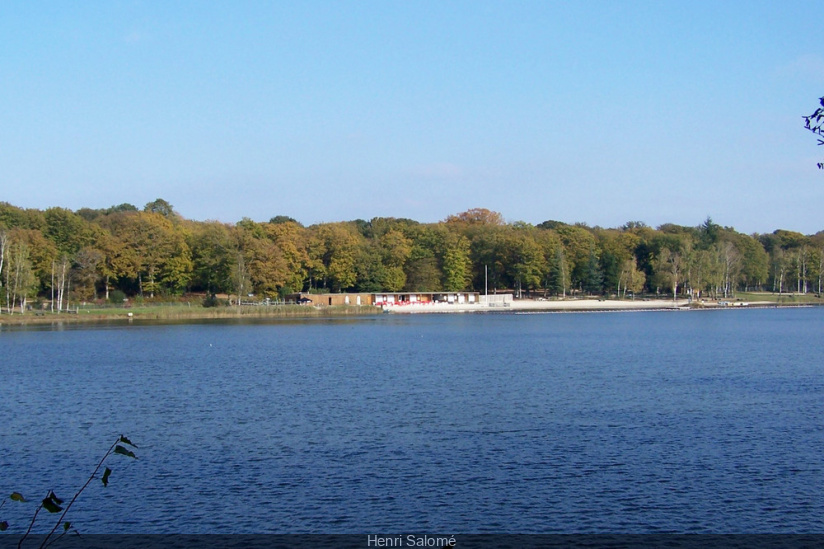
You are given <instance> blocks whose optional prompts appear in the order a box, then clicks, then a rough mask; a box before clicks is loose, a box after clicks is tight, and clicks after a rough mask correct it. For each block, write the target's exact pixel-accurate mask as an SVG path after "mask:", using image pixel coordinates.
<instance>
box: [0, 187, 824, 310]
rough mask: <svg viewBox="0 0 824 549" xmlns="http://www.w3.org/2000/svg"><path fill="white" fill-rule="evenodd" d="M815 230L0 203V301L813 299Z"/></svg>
mask: <svg viewBox="0 0 824 549" xmlns="http://www.w3.org/2000/svg"><path fill="white" fill-rule="evenodd" d="M822 274H824V231H822V232H818V233H816V234H815V235H804V234H801V233H797V232H792V231H786V230H776V231H774V232H772V233H765V234H752V235H747V234H742V233H739V232H737V231H735V229H733V228H731V227H723V226H721V225H718V224H716V223H715V222H714V221H713V220H712V219H710V218H707V219H706V220H705V221H704V222H703V223H701V224H699V225H697V226H695V227H686V226H681V225H675V224H664V225H661V226H659V227H657V228H652V227H649V226H647V225H646V224H644V223H642V222H638V221H633V222H628V223H626V224H624V225H623V226H622V227H619V228H609V229H605V228H601V227H590V226H588V225H587V224H585V223H576V224H567V223H562V222H559V221H551V220H549V221H544V222H543V223H540V224H538V225H531V224H529V223H525V222H521V221H518V222H511V223H510V222H506V221H505V220H504V218H503V216H502V214H500V213H498V212H495V211H490V210H487V209H482V208H477V209H471V210H468V211H465V212H462V213H458V214H455V215H451V216H449V217H447V218H446V219H444V220H443V221H440V222H437V223H419V222H417V221H414V220H411V219H398V218H383V217H376V218H373V219H371V220H369V221H365V220H361V219H357V220H354V221H346V222H334V223H319V224H315V225H311V226H308V227H305V226H303V225H302V224H300V223H299V222H297V221H296V220H294V219H292V218H290V217H287V216H283V215H278V216H275V217H273V218H271V219H270V220H269V221H268V222H256V221H252V220H251V219H247V218H244V219H242V220H241V221H239V222H237V223H234V224H229V223H221V222H218V221H193V220H188V219H184V218H183V217H182V216H180V215H179V214H177V213H176V212H175V211H174V209H173V207H172V205H171V204H169V203H168V202H166V201H165V200H163V199H157V200H155V201H153V202H150V203H148V204H146V205H145V206H144V207H143V208H142V209H139V208H138V207H136V206H134V205H131V204H121V205H119V206H112V207H110V208H107V209H90V208H81V209H79V210H77V211H72V210H69V209H64V208H59V207H54V208H48V209H46V210H44V211H41V210H38V209H24V208H19V207H16V206H13V205H11V204H8V203H5V202H0V300H2V302H3V305H4V309H5V310H6V311H8V312H11V311H14V310H19V311H20V312H24V311H25V310H27V309H28V308H31V307H38V306H39V307H43V306H44V303H46V302H48V303H49V305H50V307H51V308H53V309H55V310H58V311H59V310H62V309H63V308H65V307H67V306H68V304H69V303H78V302H92V301H97V302H102V301H104V300H107V301H110V302H113V303H122V302H123V301H124V299H125V300H129V299H139V300H169V299H175V298H177V297H178V296H182V295H191V294H196V295H200V296H202V297H204V298H205V299H209V298H210V297H212V296H215V295H223V294H226V295H229V296H231V295H235V296H242V297H244V298H245V297H246V296H254V297H255V298H258V299H266V298H268V299H272V300H279V299H283V298H284V297H285V296H286V295H287V294H290V293H293V292H299V291H304V292H345V291H356V292H377V291H392V292H395V291H428V292H432V291H450V290H451V291H457V290H476V291H480V292H483V291H485V290H486V291H488V292H489V293H495V292H502V291H510V292H514V293H515V294H516V295H517V296H532V297H534V296H543V297H549V296H560V297H566V296H571V295H606V296H611V297H617V298H629V297H634V296H636V295H641V294H656V295H670V296H693V297H697V296H709V297H713V298H720V297H724V298H726V297H731V296H734V294H735V292H737V291H768V292H777V293H778V292H795V293H808V292H815V293H817V294H820V292H821V281H822Z"/></svg>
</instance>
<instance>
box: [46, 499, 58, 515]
mask: <svg viewBox="0 0 824 549" xmlns="http://www.w3.org/2000/svg"><path fill="white" fill-rule="evenodd" d="M43 509H45V510H46V511H48V512H49V513H59V512H60V511H62V510H63V508H62V507H60V505H59V504H57V503H55V502H54V501H53V500H52V499H51V498H43Z"/></svg>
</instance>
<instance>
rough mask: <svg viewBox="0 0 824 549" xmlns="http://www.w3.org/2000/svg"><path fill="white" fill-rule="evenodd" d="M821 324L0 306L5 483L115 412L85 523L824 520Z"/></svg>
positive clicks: (745, 316)
mask: <svg viewBox="0 0 824 549" xmlns="http://www.w3.org/2000/svg"><path fill="white" fill-rule="evenodd" d="M822 335H824V309H821V308H816V309H783V310H743V311H720V312H706V313H700V312H694V313H693V312H647V313H600V314H547V315H512V314H490V315H416V316H400V315H398V316H396V315H384V316H381V317H377V318H368V319H363V318H361V319H341V320H307V321H301V322H291V323H287V322H278V323H250V324H238V323H225V322H224V323H202V324H195V325H173V324H167V325H138V324H137V323H135V324H133V325H128V326H127V325H123V326H91V327H80V328H76V327H72V328H64V329H54V328H49V329H44V328H28V329H10V328H8V327H4V328H2V330H0V471H2V475H1V476H0V490H2V493H3V494H4V495H5V494H8V493H10V492H11V491H12V490H17V491H20V492H23V493H24V495H26V496H27V497H30V498H32V499H39V498H42V497H43V496H44V495H45V493H46V492H47V491H48V489H50V488H53V489H54V490H55V492H57V494H58V495H60V496H61V497H64V498H66V496H71V495H72V494H73V493H74V492H75V491H76V489H77V488H78V487H79V486H81V485H82V483H83V482H84V481H85V479H86V478H87V477H88V474H89V473H90V472H91V470H92V469H93V468H94V466H95V464H96V463H97V460H98V459H99V457H100V456H101V455H102V454H103V453H104V452H105V450H106V449H107V448H108V447H109V445H110V444H111V443H112V442H113V441H114V439H115V438H116V436H117V435H118V434H120V433H124V434H126V435H127V436H128V437H130V438H131V439H132V440H133V441H134V442H135V443H136V444H137V445H138V446H139V449H138V450H137V454H138V456H139V460H137V461H132V460H129V459H127V458H123V457H122V456H115V458H118V459H113V460H112V461H111V467H112V469H113V470H114V472H113V473H112V476H111V482H110V486H109V487H108V488H105V489H104V488H103V487H102V485H100V483H99V482H95V483H93V484H92V485H91V486H90V488H89V489H88V490H87V491H86V492H85V493H84V494H83V495H82V496H81V498H80V499H79V500H78V502H77V503H76V504H75V507H74V508H73V509H72V516H73V520H74V523H75V524H76V525H78V527H79V528H80V529H81V531H84V532H87V533H118V532H123V533H265V532H280V533H289V532H291V533H392V532H395V533H397V532H412V531H414V532H440V533H452V534H460V533H470V532H475V533H483V532H517V533H538V532H539V533H574V532H605V533H606V532H608V533H621V532H629V533H657V532H680V533H707V532H711V533H755V532H776V533H783V532H796V533H811V532H819V533H820V532H824V470H823V469H822V459H824V415H823V412H824V360H822V357H824V338H822ZM66 499H67V498H66ZM11 503H14V502H11ZM11 503H7V504H6V506H5V507H3V509H2V510H0V515H2V516H0V518H5V519H6V520H10V522H12V528H13V529H15V528H16V529H19V528H20V527H21V526H22V517H23V516H25V514H26V513H28V516H30V514H31V512H33V509H34V504H28V506H26V505H21V504H15V505H12V504H11ZM21 509H22V510H23V511H25V513H23V512H21V511H20V510H21Z"/></svg>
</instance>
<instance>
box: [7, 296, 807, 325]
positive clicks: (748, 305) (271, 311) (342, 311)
mask: <svg viewBox="0 0 824 549" xmlns="http://www.w3.org/2000/svg"><path fill="white" fill-rule="evenodd" d="M821 305H822V304H817V303H797V304H791V303H776V302H774V301H751V302H735V303H727V304H726V305H725V304H719V303H716V302H706V303H700V304H695V303H692V304H690V302H689V301H688V300H686V299H679V300H675V301H673V300H670V299H652V300H648V301H624V300H610V299H601V300H597V299H568V300H552V301H536V300H527V299H524V300H514V301H511V302H508V303H490V304H481V303H462V304H457V303H425V304H423V303H415V304H405V305H390V306H383V307H376V306H372V305H360V306H359V305H351V306H332V307H317V306H316V307H312V306H305V305H287V306H278V307H254V306H252V307H244V308H243V309H242V310H241V311H238V310H237V309H229V308H219V309H211V308H210V309H203V308H197V309H190V308H184V307H165V308H161V307H156V308H149V309H148V310H145V311H142V310H135V311H129V310H128V309H118V310H110V311H107V312H105V313H101V312H94V311H90V310H82V309H81V310H80V311H79V312H72V313H66V312H63V313H60V314H56V313H45V312H39V311H38V312H33V311H29V312H27V313H26V314H22V315H21V314H19V313H18V314H13V315H9V314H2V315H0V327H3V326H23V325H49V324H61V325H62V324H92V323H112V324H122V323H129V322H132V321H135V320H137V321H166V322H178V323H186V322H188V321H202V320H297V319H311V318H315V319H317V318H346V317H372V316H379V315H382V314H507V313H509V314H538V313H576V312H638V311H718V310H740V309H754V308H775V309H778V308H794V307H817V306H821Z"/></svg>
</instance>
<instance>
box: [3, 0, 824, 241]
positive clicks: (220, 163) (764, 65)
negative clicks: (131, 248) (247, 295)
mask: <svg viewBox="0 0 824 549" xmlns="http://www.w3.org/2000/svg"><path fill="white" fill-rule="evenodd" d="M821 10H822V4H821V2H820V0H814V1H793V0H788V1H781V2H778V1H774V0H768V1H752V0H748V1H735V0H729V1H723V2H719V1H718V0H713V1H707V2H704V1H690V2H675V1H663V0H654V1H649V2H634V1H633V2H631V1H618V0H616V1H600V2H593V1H584V0H582V1H566V0H565V1H562V2H556V1H551V0H538V1H515V0H513V1H509V0H507V1H504V0H500V1H496V2H486V1H482V0H471V1H466V2H458V1H448V0H447V1H444V0H438V1H391V0H390V1H386V0H379V1H360V0H359V1H354V0H352V1H347V0H340V1H332V0H326V1H318V2H316V1H310V0H301V1H298V2H295V1H271V2H263V1H260V2H251V1H246V2H244V1H231V2H230V1H228V0H227V1H222V2H218V1H209V0H198V1H191V2H187V1H177V0H176V1H174V2H165V1H152V2H148V1H108V2H97V1H96V2H85V1H61V0H49V1H45V2H38V1H30V0H25V1H22V0H21V1H15V0H8V1H4V2H0V201H7V202H10V203H12V204H14V205H17V206H23V207H31V208H39V209H45V208H47V207H50V206H62V207H67V208H71V209H77V208H80V207H92V208H101V207H108V206H111V205H113V204H120V203H123V202H129V203H132V204H135V205H137V206H139V207H142V206H143V205H144V204H145V203H147V202H149V201H151V200H154V199H155V198H158V197H160V198H164V199H166V200H168V201H169V202H171V203H172V204H173V205H174V207H175V209H176V210H177V211H178V212H179V213H180V214H181V215H183V216H184V217H187V218H190V219H197V220H206V219H219V220H221V221H226V222H236V221H239V220H240V219H241V218H243V217H250V218H252V219H254V220H256V221H266V220H268V219H269V218H271V217H273V216H275V215H288V216H291V217H294V218H296V219H297V220H299V221H301V222H302V223H304V224H307V225H308V224H311V223H316V222H322V221H340V220H352V219H356V218H362V219H370V218H372V217H376V216H381V217H408V218H412V219H416V220H418V221H422V222H431V221H438V220H441V219H444V218H445V217H446V216H447V215H449V214H453V213H457V212H460V211H464V210H467V209H469V208H474V207H480V208H489V209H492V210H496V211H499V212H501V213H502V214H503V215H504V217H505V218H506V219H507V220H508V221H518V220H522V221H527V222H530V223H535V224H537V223H540V222H542V221H545V220H549V219H553V220H559V221H565V222H570V223H572V222H578V221H582V222H586V223H588V224H590V225H600V226H603V227H617V226H620V225H622V224H623V223H625V222H627V221H631V220H632V221H634V220H638V221H644V222H646V223H647V224H649V225H651V226H657V225H660V224H662V223H667V222H672V223H678V224H682V225H691V226H695V225H698V224H700V223H701V222H702V221H703V220H704V219H705V218H706V217H707V216H711V217H712V218H713V220H714V221H715V222H717V223H719V224H721V225H726V226H733V227H735V228H736V229H737V230H739V231H741V232H746V233H750V232H771V231H773V230H775V229H779V228H783V229H789V230H796V231H800V232H804V233H814V232H817V231H819V230H822V229H824V215H822V213H824V171H820V170H818V169H816V165H815V164H816V162H819V161H822V160H824V147H817V146H816V144H815V143H816V141H815V137H814V136H813V135H812V134H810V133H809V132H806V131H805V130H804V129H803V121H802V119H801V116H802V115H805V114H810V113H811V112H812V111H813V110H815V108H816V107H817V106H818V98H819V97H820V96H822V95H824V38H822V36H821V32H820V30H821V25H820V20H821V13H822V12H821Z"/></svg>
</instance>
